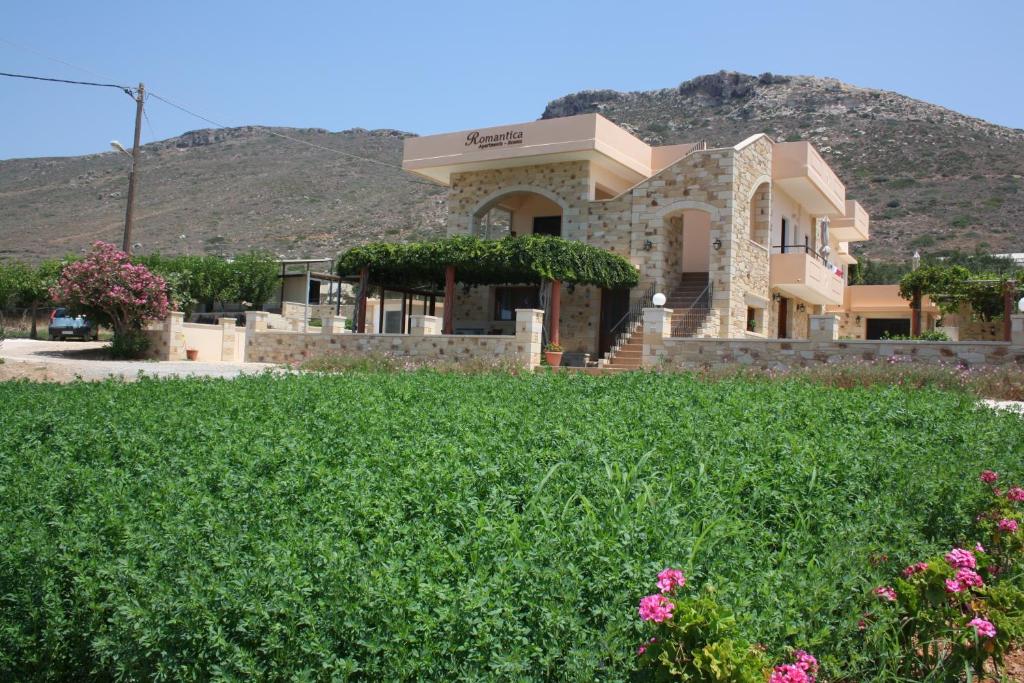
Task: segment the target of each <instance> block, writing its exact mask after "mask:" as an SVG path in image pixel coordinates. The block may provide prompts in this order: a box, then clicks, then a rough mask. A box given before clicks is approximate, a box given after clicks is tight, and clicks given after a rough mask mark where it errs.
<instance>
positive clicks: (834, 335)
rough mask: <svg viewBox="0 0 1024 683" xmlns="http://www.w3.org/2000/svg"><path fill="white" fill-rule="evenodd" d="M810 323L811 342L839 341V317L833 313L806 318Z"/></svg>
mask: <svg viewBox="0 0 1024 683" xmlns="http://www.w3.org/2000/svg"><path fill="white" fill-rule="evenodd" d="M807 317H808V319H809V320H810V322H811V329H810V339H811V341H835V340H836V339H839V316H838V315H836V314H835V313H825V314H823V315H810V316H807Z"/></svg>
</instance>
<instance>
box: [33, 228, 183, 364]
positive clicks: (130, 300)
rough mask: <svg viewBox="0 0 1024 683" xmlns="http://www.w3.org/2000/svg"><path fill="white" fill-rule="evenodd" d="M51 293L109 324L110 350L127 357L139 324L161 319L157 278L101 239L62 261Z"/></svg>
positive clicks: (162, 290)
mask: <svg viewBox="0 0 1024 683" xmlns="http://www.w3.org/2000/svg"><path fill="white" fill-rule="evenodd" d="M51 295H52V297H53V299H54V300H55V301H56V302H58V303H60V304H62V305H64V306H67V307H69V308H71V309H72V310H75V311H78V312H82V313H86V314H88V315H89V317H90V318H91V319H92V320H94V321H95V322H97V323H101V324H107V325H110V327H111V328H112V329H113V331H114V340H115V341H114V344H113V346H112V350H113V352H114V353H115V355H116V354H119V353H122V352H125V353H128V354H129V355H128V356H125V357H128V358H134V357H136V355H135V352H136V351H137V350H138V349H139V348H140V344H141V342H140V341H139V337H140V336H141V330H142V326H143V325H144V324H145V323H147V322H149V321H152V320H163V319H164V318H166V317H167V311H168V302H167V284H166V282H164V280H163V278H160V277H158V276H156V275H153V274H152V273H151V272H150V271H149V269H148V268H146V267H145V266H142V265H136V264H133V263H131V261H130V260H129V257H128V254H126V253H124V252H123V251H120V250H119V249H117V248H116V247H114V246H113V245H111V244H106V243H103V242H96V243H95V244H93V247H92V249H91V250H90V252H89V253H88V254H87V255H86V257H85V258H84V259H82V260H81V261H76V262H74V263H69V264H67V265H66V266H64V268H63V270H62V271H61V274H60V277H59V278H58V280H57V284H56V285H55V286H54V288H53V289H52V290H51ZM119 338H120V339H119ZM117 357H122V356H117Z"/></svg>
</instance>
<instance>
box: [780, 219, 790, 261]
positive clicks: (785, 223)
mask: <svg viewBox="0 0 1024 683" xmlns="http://www.w3.org/2000/svg"><path fill="white" fill-rule="evenodd" d="M787 239H789V221H787V220H786V219H785V218H783V219H782V242H781V244H782V253H783V254H785V253H786V240H787Z"/></svg>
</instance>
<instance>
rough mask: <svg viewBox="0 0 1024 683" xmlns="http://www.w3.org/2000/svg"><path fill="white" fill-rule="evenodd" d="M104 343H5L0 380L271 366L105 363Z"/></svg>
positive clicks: (203, 373)
mask: <svg viewBox="0 0 1024 683" xmlns="http://www.w3.org/2000/svg"><path fill="white" fill-rule="evenodd" d="M104 346H106V343H105V342H71V341H67V342H61V341H57V342H51V341H41V340H33V339H5V340H4V341H3V342H2V343H0V358H2V359H3V360H4V362H3V364H2V365H0V380H4V379H20V378H26V379H35V380H42V381H51V382H70V381H73V380H74V379H76V378H79V377H80V378H82V379H86V380H101V379H106V378H108V377H120V378H123V379H129V380H132V379H137V378H138V376H139V374H140V373H141V374H144V375H147V376H149V377H227V378H231V377H237V376H239V375H243V374H255V373H258V372H262V371H264V370H266V369H268V368H273V367H275V366H273V365H271V364H269V363H201V362H189V361H126V360H107V359H106V355H105V353H104V351H103V347H104Z"/></svg>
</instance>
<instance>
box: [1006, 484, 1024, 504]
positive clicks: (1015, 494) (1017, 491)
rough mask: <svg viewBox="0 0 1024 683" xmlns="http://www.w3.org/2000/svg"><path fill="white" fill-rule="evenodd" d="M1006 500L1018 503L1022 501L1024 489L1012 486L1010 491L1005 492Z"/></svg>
mask: <svg viewBox="0 0 1024 683" xmlns="http://www.w3.org/2000/svg"><path fill="white" fill-rule="evenodd" d="M1006 498H1007V499H1008V500H1012V501H1016V502H1018V503H1019V502H1020V501H1022V500H1024V489H1022V488H1021V487H1019V486H1014V487H1013V488H1012V489H1010V490H1009V491H1007V492H1006Z"/></svg>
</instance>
